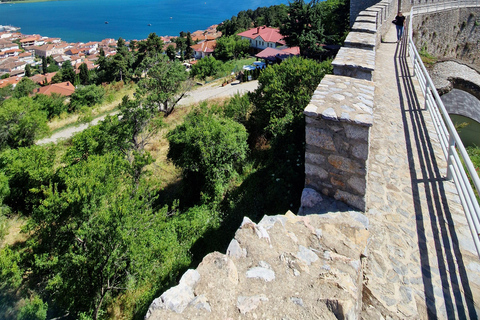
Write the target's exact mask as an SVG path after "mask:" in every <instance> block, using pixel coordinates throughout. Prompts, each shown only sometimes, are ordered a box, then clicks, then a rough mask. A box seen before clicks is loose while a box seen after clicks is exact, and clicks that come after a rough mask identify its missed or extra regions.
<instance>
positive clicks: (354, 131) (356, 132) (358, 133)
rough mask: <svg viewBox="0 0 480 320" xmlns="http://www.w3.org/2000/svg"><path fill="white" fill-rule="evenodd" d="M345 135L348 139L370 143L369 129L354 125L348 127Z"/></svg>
mask: <svg viewBox="0 0 480 320" xmlns="http://www.w3.org/2000/svg"><path fill="white" fill-rule="evenodd" d="M345 134H346V136H347V138H348V139H354V140H363V141H365V142H368V128H365V127H361V126H354V125H350V126H346V127H345Z"/></svg>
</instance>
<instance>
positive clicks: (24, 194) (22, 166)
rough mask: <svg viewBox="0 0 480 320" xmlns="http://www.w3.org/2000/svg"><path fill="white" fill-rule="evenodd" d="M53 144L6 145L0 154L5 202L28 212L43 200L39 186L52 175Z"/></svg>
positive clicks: (48, 182) (50, 178)
mask: <svg viewBox="0 0 480 320" xmlns="http://www.w3.org/2000/svg"><path fill="white" fill-rule="evenodd" d="M55 156H56V149H55V148H54V147H43V146H31V147H28V148H18V149H7V150H4V151H3V152H2V153H1V155H0V169H1V170H2V171H3V172H4V174H5V176H6V177H7V178H8V188H9V194H8V196H6V197H5V204H7V205H9V206H10V207H11V208H12V209H14V210H16V211H19V212H22V213H23V214H24V215H30V214H31V212H32V210H33V208H34V207H35V206H37V205H38V204H39V203H40V202H41V200H43V195H42V192H41V190H42V188H44V187H46V186H48V185H49V184H50V183H51V182H52V180H53V178H54V175H55V170H54V168H53V165H52V164H53V163H54V162H55Z"/></svg>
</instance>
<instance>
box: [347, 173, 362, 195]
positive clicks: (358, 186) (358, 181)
mask: <svg viewBox="0 0 480 320" xmlns="http://www.w3.org/2000/svg"><path fill="white" fill-rule="evenodd" d="M347 183H348V186H349V187H350V188H352V189H353V190H354V191H355V192H356V193H357V194H358V195H362V196H364V195H365V194H366V192H365V189H366V187H367V181H366V180H365V178H364V177H361V178H360V177H357V176H353V177H351V178H350V179H348V182H347Z"/></svg>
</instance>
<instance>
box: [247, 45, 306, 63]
mask: <svg viewBox="0 0 480 320" xmlns="http://www.w3.org/2000/svg"><path fill="white" fill-rule="evenodd" d="M299 54H300V49H299V48H298V47H293V48H286V49H283V50H279V49H275V48H266V49H264V50H262V51H260V52H259V53H257V54H256V55H255V57H257V58H260V59H266V60H277V59H281V60H283V59H286V58H288V57H290V56H293V55H299Z"/></svg>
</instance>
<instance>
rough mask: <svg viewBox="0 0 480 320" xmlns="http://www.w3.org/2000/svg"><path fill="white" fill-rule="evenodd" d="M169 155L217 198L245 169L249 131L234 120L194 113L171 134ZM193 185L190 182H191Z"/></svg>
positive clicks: (195, 182)
mask: <svg viewBox="0 0 480 320" xmlns="http://www.w3.org/2000/svg"><path fill="white" fill-rule="evenodd" d="M167 139H168V142H169V150H168V158H169V159H170V160H172V161H173V163H174V164H175V165H176V166H178V167H180V168H182V169H183V170H184V174H185V177H186V179H190V181H192V180H193V181H194V182H193V185H195V184H204V185H203V186H199V187H200V189H201V190H203V192H204V193H205V194H206V195H207V196H210V197H213V198H214V199H218V198H217V197H219V196H222V195H223V193H224V192H225V189H226V185H227V183H228V181H229V180H230V179H231V178H232V176H234V175H235V174H236V172H237V171H238V170H239V169H240V168H241V165H242V163H243V161H244V160H245V158H246V155H247V149H248V146H247V131H246V130H245V127H244V126H243V125H241V124H239V123H237V122H235V121H233V120H230V119H225V118H222V117H219V116H217V115H214V114H212V113H208V110H206V109H205V108H201V109H197V110H194V111H193V112H191V113H190V114H189V115H188V116H187V118H186V119H185V122H184V123H183V124H182V125H180V126H177V127H176V128H175V129H174V130H173V131H171V132H169V133H168V134H167ZM189 185H190V184H189Z"/></svg>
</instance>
